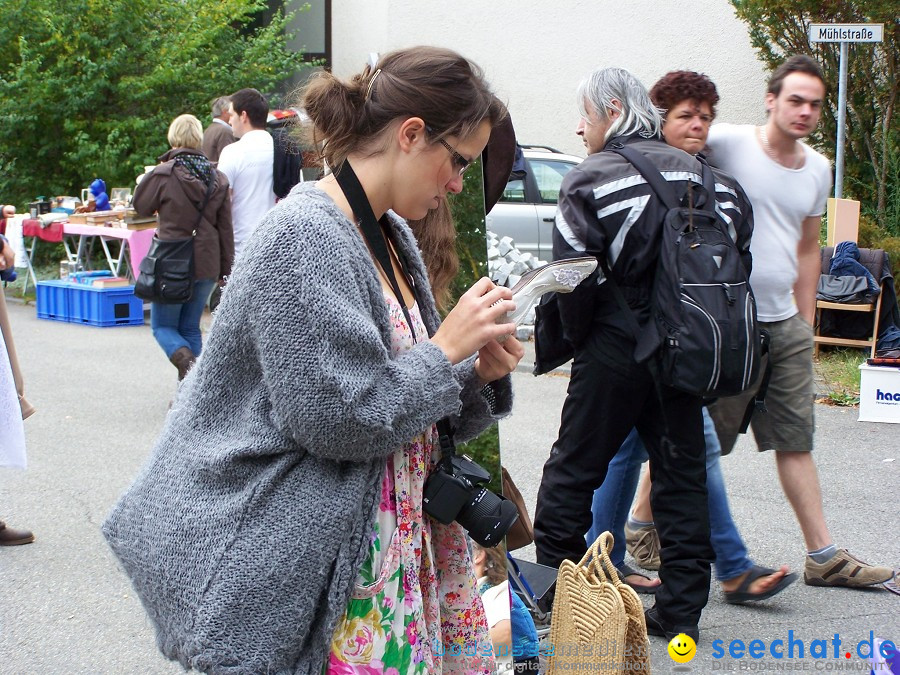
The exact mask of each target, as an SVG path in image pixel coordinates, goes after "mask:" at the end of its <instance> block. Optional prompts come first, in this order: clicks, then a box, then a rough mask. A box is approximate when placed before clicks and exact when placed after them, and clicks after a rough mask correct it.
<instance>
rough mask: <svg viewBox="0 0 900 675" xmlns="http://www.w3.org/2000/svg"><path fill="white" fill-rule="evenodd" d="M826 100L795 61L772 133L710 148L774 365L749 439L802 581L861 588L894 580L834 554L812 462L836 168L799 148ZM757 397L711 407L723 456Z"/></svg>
mask: <svg viewBox="0 0 900 675" xmlns="http://www.w3.org/2000/svg"><path fill="white" fill-rule="evenodd" d="M824 100H825V81H824V76H823V73H822V70H821V68H820V67H819V65H818V63H817V62H816V61H815V60H813V59H812V58H810V57H808V56H792V57H791V58H789V59H787V60H786V61H785V62H784V63H783V64H782V65H781V66H779V68H778V69H777V70H776V71H775V72H774V73H773V74H772V77H771V79H770V80H769V88H768V92H767V94H766V112H767V115H768V120H767V121H766V124H765V125H763V126H761V127H756V126H751V125H741V126H738V125H733V124H718V125H715V126H713V127H712V128H711V129H710V132H709V139H708V143H709V147H710V150H711V156H710V159H711V162H712V163H713V164H714V165H715V166H718V167H720V168H721V169H722V170H724V171H726V172H727V173H730V174H731V175H732V176H734V177H735V178H737V180H738V182H739V183H740V184H741V186H742V187H743V188H744V190H745V191H746V193H747V196H748V197H749V198H750V202H751V203H752V205H753V219H754V231H753V241H752V243H751V246H750V250H751V252H752V254H753V273H752V275H751V277H750V284H751V286H752V287H753V291H754V294H755V295H756V301H757V308H758V314H759V320H760V323H761V326H762V327H763V328H765V329H767V330H768V331H769V333H770V335H771V347H770V353H769V360H770V361H771V363H772V379H771V381H770V384H769V389H768V394H767V396H766V407H767V408H768V412H767V413H762V414H756V415H754V416H753V420H752V422H751V426H752V427H753V435H754V437H755V439H756V443H757V447H758V448H759V450H760V451H765V450H774V451H775V463H776V466H777V467H778V475H779V477H780V479H781V485H782V488H783V489H784V493H785V496H786V497H787V498H788V501H790V503H791V506H792V507H793V509H794V513H795V514H796V516H797V520H798V522H799V523H800V529H801V530H802V531H803V538H804V539H805V541H806V547H807V556H806V564H805V566H804V575H803V576H804V581H805V582H806V583H807V584H808V585H811V586H848V587H854V588H856V587H862V586H871V585H874V584H879V583H882V582H884V581H888V580H889V579H891V578H892V577H893V571H892V570H891V568H889V567H879V566H874V565H869V564H868V563H864V562H862V561H861V560H859V559H858V558H856V557H855V556H853V555H851V554H850V553H848V552H847V551H846V550H845V549H838V548H837V547H836V546H835V545H834V543H833V542H832V538H831V533H830V532H829V530H828V525H827V524H826V522H825V514H824V511H823V509H822V492H821V488H820V485H819V478H818V474H817V472H816V466H815V464H814V462H813V459H812V454H811V451H812V448H813V401H814V387H813V368H812V354H813V337H812V336H813V330H812V324H813V321H814V317H815V307H816V284H817V282H818V279H819V275H820V274H821V271H822V270H821V265H822V264H821V257H820V252H819V229H820V226H821V219H822V213H823V212H824V211H825V204H826V201H827V198H828V193H829V192H830V190H831V164H830V162H829V161H828V159H827V158H825V157H824V156H823V155H821V154H819V153H818V152H816V151H815V150H813V149H812V148H810V147H809V146H808V145H806V144H805V143H803V142H802V139H804V138H806V137H807V136H808V135H809V134H810V133H811V132H812V131H813V130H814V129H815V128H816V125H817V124H818V122H819V116H820V114H821V111H822V105H823V103H824ZM754 393H755V388H753V389H752V390H751V391H750V392H747V394H746V395H745V396H736V397H732V398H727V399H719V401H717V402H716V403H715V404H714V405H712V406H710V414H711V415H712V417H713V419H714V421H715V423H716V431H717V433H718V434H719V439H720V441H721V444H722V454H723V455H724V454H727V453H728V452H730V451H731V448H732V447H733V446H734V443H735V441H736V439H737V429H738V426H739V425H740V422H741V419H742V416H743V412H744V410H745V408H746V405H747V402H748V400H749V396H752V395H753V394H754Z"/></svg>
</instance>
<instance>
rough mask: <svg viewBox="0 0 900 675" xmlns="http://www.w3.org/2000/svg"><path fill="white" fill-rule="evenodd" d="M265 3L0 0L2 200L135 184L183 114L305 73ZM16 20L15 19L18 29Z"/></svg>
mask: <svg viewBox="0 0 900 675" xmlns="http://www.w3.org/2000/svg"><path fill="white" fill-rule="evenodd" d="M267 8H268V3H267V2H266V1H265V0H216V1H215V2H210V1H209V0H157V1H154V2H150V1H148V0H105V1H104V2H100V1H99V0H0V16H3V17H5V18H6V19H7V20H6V21H4V22H3V23H2V24H0V44H2V45H3V46H4V48H3V50H0V120H3V124H2V125H0V195H3V199H4V200H5V201H7V202H13V203H18V204H23V203H24V202H26V201H28V200H29V199H31V198H33V197H34V196H35V195H37V194H43V195H53V194H77V193H76V192H75V190H77V189H78V188H81V187H83V186H85V185H87V184H88V183H89V182H90V181H91V180H92V179H93V178H95V177H101V178H103V179H104V180H105V181H106V183H107V185H108V186H113V185H131V184H132V183H133V181H134V178H135V176H136V175H137V174H139V173H141V172H142V171H143V169H142V167H143V166H144V165H147V164H155V163H156V158H157V156H158V155H160V154H162V153H163V152H165V150H167V149H168V143H167V142H166V130H167V129H168V125H169V122H171V120H172V119H173V118H174V117H176V116H177V115H179V114H182V113H192V114H194V115H197V117H199V118H200V119H201V121H203V122H204V123H206V122H207V121H208V119H209V117H208V116H209V101H210V99H212V98H213V97H215V96H219V95H222V94H227V93H230V92H233V91H236V90H237V89H240V88H242V87H255V88H257V89H259V90H261V91H263V92H269V91H271V90H273V89H274V88H275V87H276V86H277V85H278V84H279V83H281V82H282V81H284V80H285V78H286V77H288V76H289V75H291V74H292V73H294V72H295V71H296V69H297V68H298V67H299V66H300V65H301V64H302V55H301V54H299V53H296V52H292V51H290V50H289V49H288V48H287V46H286V40H287V39H288V38H289V36H287V35H286V34H285V25H286V18H285V15H284V12H283V11H277V12H275V13H274V16H273V18H272V20H271V21H270V22H269V23H268V24H267V25H265V26H259V25H257V24H258V21H257V19H258V17H259V15H260V14H261V13H262V12H264V11H265V10H266V9H267ZM13 17H14V19H13Z"/></svg>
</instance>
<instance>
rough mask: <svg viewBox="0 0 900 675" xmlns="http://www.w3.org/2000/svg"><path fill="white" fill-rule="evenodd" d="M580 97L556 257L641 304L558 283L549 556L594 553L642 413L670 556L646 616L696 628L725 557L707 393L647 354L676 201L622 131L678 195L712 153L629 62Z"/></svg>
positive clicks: (543, 512)
mask: <svg viewBox="0 0 900 675" xmlns="http://www.w3.org/2000/svg"><path fill="white" fill-rule="evenodd" d="M577 100H578V103H579V106H580V107H581V114H582V119H581V121H580V123H579V124H578V128H577V129H576V133H577V134H578V135H580V136H581V137H582V138H583V139H584V144H585V146H586V147H587V150H588V153H590V154H589V156H588V157H587V159H585V160H584V161H583V162H582V163H581V164H580V165H579V166H577V167H575V168H574V169H572V170H571V171H570V172H569V173H568V174H567V175H566V177H565V178H564V179H563V183H562V188H561V190H560V199H559V215H558V216H557V222H556V229H555V231H554V233H553V257H554V259H563V258H571V257H577V256H584V255H593V256H596V257H597V258H598V259H599V260H604V259H605V261H606V263H607V264H608V268H609V270H610V272H611V276H612V277H613V279H614V281H615V283H616V285H617V286H618V287H619V289H620V290H621V292H622V295H623V296H624V299H625V301H626V302H627V303H628V306H629V309H628V312H626V311H625V310H623V309H622V308H621V307H620V306H619V303H618V302H617V300H616V296H615V295H614V292H613V291H612V289H611V286H612V284H610V283H609V282H608V281H606V280H604V281H603V282H602V283H593V284H592V283H590V282H588V283H586V284H582V285H581V286H579V287H578V288H576V289H575V291H574V292H573V293H571V294H568V295H561V296H560V297H559V308H560V315H561V317H562V320H563V326H564V329H565V331H566V333H567V335H568V337H569V338H570V341H571V342H572V343H573V345H574V346H575V358H574V362H573V364H572V376H571V381H570V383H569V389H568V393H567V396H566V401H565V404H564V406H563V411H562V419H561V422H560V430H559V437H558V439H557V441H556V443H555V444H554V445H553V448H552V449H551V451H550V457H549V459H548V460H547V462H546V464H545V465H544V474H543V478H542V481H541V487H540V491H539V493H538V500H537V510H536V512H535V522H534V529H535V543H536V546H537V559H538V562H540V563H542V564H545V565H551V566H558V565H559V564H560V563H561V562H562V561H563V560H565V559H569V560H578V559H580V558H581V557H582V556H583V554H584V552H585V540H584V533H585V532H587V531H588V530H589V529H590V526H591V497H592V494H593V491H594V490H595V489H596V488H598V487H599V486H600V485H601V484H602V483H603V479H604V477H605V476H606V470H607V466H608V464H609V462H610V460H611V459H612V458H613V456H614V455H615V454H616V452H617V451H618V449H619V447H620V446H621V445H622V442H623V441H624V440H625V438H626V436H627V435H628V433H629V432H630V431H631V429H632V428H635V427H636V428H637V430H638V433H639V434H640V436H641V439H642V440H643V441H644V444H645V445H646V447H647V451H648V453H649V455H650V460H651V461H650V466H651V473H652V478H653V490H652V495H651V502H652V505H653V513H654V516H655V520H656V524H657V529H658V531H659V537H660V542H661V546H662V548H661V557H662V560H663V566H662V568H661V570H660V578H661V579H662V582H663V583H662V586H660V587H659V590H658V591H657V593H656V604H655V606H654V607H652V608H651V609H649V610H648V611H647V630H648V632H649V633H651V634H653V635H664V636H666V637H667V638H668V639H671V638H672V637H674V636H675V635H677V634H678V633H686V634H688V635H690V636H691V637H693V638H694V639H697V638H698V637H699V630H698V628H697V624H698V622H699V621H700V613H701V611H702V610H703V608H704V607H705V606H706V602H707V599H708V596H709V578H710V561H711V560H712V558H713V552H712V548H711V546H710V542H709V511H708V505H707V492H706V466H705V450H704V449H705V443H704V437H703V418H702V415H701V408H702V403H703V402H702V400H701V399H700V397H698V396H693V395H689V394H686V393H684V392H681V391H679V390H676V389H674V388H672V387H667V386H665V385H664V384H662V383H661V382H657V381H656V379H655V375H654V373H653V372H652V370H651V368H650V367H648V364H647V363H638V362H637V361H636V360H635V357H634V349H635V338H634V333H633V331H632V329H631V327H630V324H631V322H632V321H633V320H634V319H636V320H637V322H638V323H639V324H640V325H641V326H644V327H645V326H647V324H648V323H649V317H650V294H651V285H652V282H653V278H654V274H655V271H656V266H657V259H658V257H659V253H660V247H659V243H660V241H661V239H662V234H661V229H662V225H663V219H664V217H665V214H666V212H667V210H668V209H667V208H666V206H665V205H664V204H663V203H662V201H661V200H660V199H659V197H657V195H656V193H655V192H654V191H653V190H652V189H651V188H650V186H649V185H648V184H647V181H646V180H645V179H644V178H643V176H642V175H641V174H640V173H639V172H638V170H637V169H636V168H635V167H634V166H633V165H632V164H631V163H629V162H628V161H626V160H625V158H624V157H622V156H621V155H619V154H618V153H616V152H611V151H610V150H611V147H612V146H617V145H621V146H627V147H629V148H631V149H633V150H635V151H637V152H639V153H641V154H642V155H644V157H646V158H647V159H648V160H649V161H650V162H651V163H652V164H653V165H655V166H656V167H657V168H658V169H659V170H660V172H662V174H663V176H664V177H665V178H666V180H668V181H669V182H670V184H671V186H672V188H674V190H675V192H676V195H677V197H678V199H679V200H681V199H683V198H684V197H685V196H686V194H687V192H688V188H689V185H690V184H691V183H694V184H695V187H696V186H699V185H702V180H701V166H700V163H699V161H698V160H697V159H696V158H695V157H693V156H692V155H689V154H688V153H686V152H684V151H683V150H679V149H678V148H675V147H672V146H670V145H667V144H666V142H665V141H664V140H663V139H662V136H661V133H660V130H661V126H662V119H661V117H660V113H659V111H658V110H657V108H656V106H654V105H653V103H652V102H651V100H650V96H649V94H648V92H647V89H646V88H645V87H644V86H643V85H642V84H641V83H640V82H639V81H638V80H637V79H636V78H635V77H634V76H633V75H631V74H630V73H628V72H627V71H625V70H622V69H619V68H603V69H600V70H597V71H595V72H594V73H592V74H591V75H590V76H588V77H587V78H586V79H585V80H584V81H583V82H582V83H581V85H580V86H579V89H578V97H577ZM726 196H727V195H722V198H723V199H724V198H725V197H726ZM728 198H729V199H730V196H728ZM709 199H710V195H708V194H707V193H706V192H705V191H704V190H702V189H698V190H696V191H695V195H694V200H695V201H694V203H695V204H696V205H697V206H701V207H702V206H704V205H705V204H706V203H708V201H709ZM720 206H721V207H722V208H728V206H727V205H725V204H721V205H720ZM601 278H602V277H601ZM628 313H632V314H634V318H631V317H629V316H628ZM658 481H660V482H658Z"/></svg>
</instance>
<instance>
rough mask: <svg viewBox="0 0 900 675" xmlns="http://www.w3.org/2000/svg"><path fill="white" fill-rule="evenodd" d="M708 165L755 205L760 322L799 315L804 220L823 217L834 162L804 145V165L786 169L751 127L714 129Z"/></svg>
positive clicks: (754, 282)
mask: <svg viewBox="0 0 900 675" xmlns="http://www.w3.org/2000/svg"><path fill="white" fill-rule="evenodd" d="M707 143H708V145H709V148H710V150H711V154H710V163H712V165H713V166H717V167H719V168H721V169H722V170H723V171H725V172H726V173H730V174H731V175H732V176H734V177H735V178H736V179H737V180H738V182H739V183H740V184H741V187H743V188H744V191H745V192H746V193H747V196H748V197H749V198H750V203H751V204H752V205H753V239H752V241H751V242H750V252H751V253H752V254H753V273H752V274H751V275H750V285H751V286H752V287H753V293H754V295H755V296H756V304H757V314H758V316H759V320H760V321H782V320H784V319H788V318H790V317H792V316H793V315H794V314H796V313H797V304H796V302H795V301H794V283H795V282H796V281H797V244H798V243H799V242H800V237H801V235H802V233H803V220H804V219H806V218H809V217H811V216H821V215H822V214H823V213H824V212H825V204H826V202H827V200H828V194H829V192H831V162H829V161H828V159H827V158H826V157H825V156H824V155H822V154H820V153H818V152H816V151H815V150H813V149H812V148H810V147H809V146H808V145H806V144H805V143H804V144H801V145H802V147H803V150H804V152H805V153H806V162H804V164H803V166H802V167H801V168H799V169H788V168H787V167H785V166H782V165H781V164H779V163H778V162H776V161H775V160H773V159H772V158H771V157H769V156H768V155H767V154H766V153H765V151H764V150H763V149H762V147H761V146H760V144H759V142H758V141H757V140H756V127H755V126H752V125H749V124H742V125H737V124H716V125H714V126H713V127H712V128H711V129H710V130H709V138H708V139H707Z"/></svg>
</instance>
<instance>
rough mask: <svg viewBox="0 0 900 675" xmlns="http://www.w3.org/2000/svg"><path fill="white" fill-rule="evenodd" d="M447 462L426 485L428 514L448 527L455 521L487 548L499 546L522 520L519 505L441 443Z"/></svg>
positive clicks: (474, 465) (480, 470)
mask: <svg viewBox="0 0 900 675" xmlns="http://www.w3.org/2000/svg"><path fill="white" fill-rule="evenodd" d="M441 447H442V450H443V453H444V455H443V459H442V460H441V462H440V464H438V466H437V469H436V470H435V472H434V473H432V474H431V475H430V476H429V477H428V480H427V481H426V483H425V491H424V495H423V502H424V507H425V513H427V514H428V515H429V516H431V517H432V518H434V519H435V520H437V521H438V522H440V523H443V524H444V525H449V524H450V523H452V522H453V521H454V520H455V521H456V522H458V523H459V524H460V525H462V526H463V528H465V529H466V530H467V531H468V532H469V536H470V537H472V539H473V540H475V541H476V542H478V544H480V545H481V546H484V547H485V548H492V547H494V546H497V544H499V543H500V542H501V541H503V537H505V536H506V533H507V532H508V531H509V528H510V527H512V524H513V523H514V522H516V520H517V519H518V517H519V512H518V510H516V507H515V504H513V503H512V502H511V501H509V500H508V499H506V498H505V497H502V496H500V495H496V494H494V493H493V492H491V491H490V490H488V489H487V488H486V487H484V484H485V483H487V482H488V481H489V480H490V479H491V474H489V473H488V472H487V471H485V470H484V469H483V468H482V467H481V466H479V465H478V464H477V463H476V462H474V461H472V459H471V458H469V457H466V456H464V455H463V456H459V455H456V454H454V452H453V445H452V441H451V442H450V444H449V445H448V444H446V443H445V440H444V439H443V438H442V439H441Z"/></svg>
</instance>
